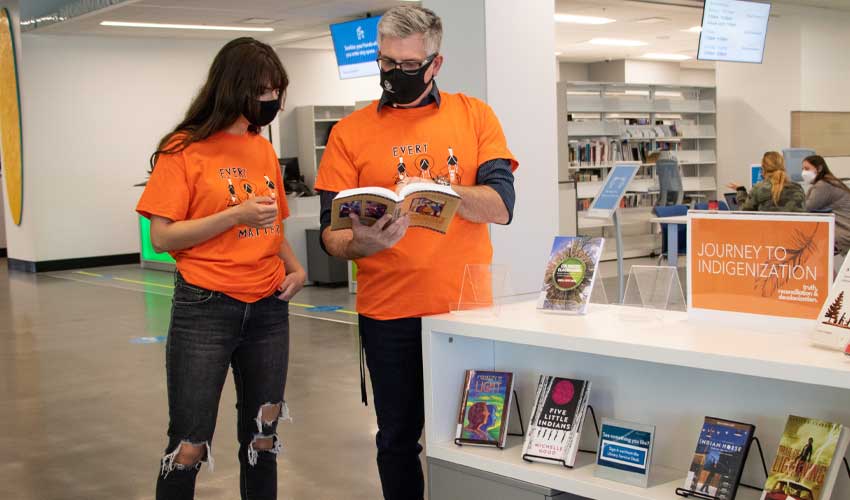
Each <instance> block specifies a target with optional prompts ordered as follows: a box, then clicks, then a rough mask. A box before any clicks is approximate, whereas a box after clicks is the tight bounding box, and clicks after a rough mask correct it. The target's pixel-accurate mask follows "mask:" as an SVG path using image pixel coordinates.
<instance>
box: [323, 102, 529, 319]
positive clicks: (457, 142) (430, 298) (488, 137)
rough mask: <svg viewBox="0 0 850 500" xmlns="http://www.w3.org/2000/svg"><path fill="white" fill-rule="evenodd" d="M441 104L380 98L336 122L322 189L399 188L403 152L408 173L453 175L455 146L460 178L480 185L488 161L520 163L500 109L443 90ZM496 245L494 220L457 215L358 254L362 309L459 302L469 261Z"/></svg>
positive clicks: (395, 312)
mask: <svg viewBox="0 0 850 500" xmlns="http://www.w3.org/2000/svg"><path fill="white" fill-rule="evenodd" d="M440 98H441V99H440V105H439V107H438V106H437V104H436V103H432V104H430V105H427V106H423V107H419V108H412V109H397V108H393V107H391V106H384V107H383V108H381V111H380V112H378V110H377V102H373V103H372V104H371V105H370V106H367V107H366V108H363V109H361V110H359V111H355V112H354V113H352V114H351V115H349V116H347V117H346V118H344V119H342V120H341V121H340V122H339V123H337V124H336V125H335V126H334V128H333V130H332V132H331V136H330V139H329V141H328V145H327V148H326V149H325V152H324V155H323V157H322V162H321V165H320V167H319V175H318V179H317V180H316V189H319V190H322V191H332V192H339V191H342V190H345V189H351V188H357V187H367V186H379V187H383V188H388V189H394V187H395V182H396V180H397V178H398V170H397V168H398V164H399V158H400V157H404V164H405V166H406V170H407V175H412V176H419V175H421V170H422V169H421V166H422V165H423V162H427V166H426V171H427V172H428V173H427V174H426V177H427V176H428V175H430V176H431V177H432V178H436V177H438V176H442V177H446V178H449V177H450V170H449V168H450V167H449V164H448V161H447V160H448V158H449V148H451V149H452V152H453V153H454V156H455V158H456V159H457V175H456V176H455V178H454V182H455V183H456V184H460V185H463V186H473V185H475V181H476V175H477V172H478V166H479V165H481V164H482V163H485V162H487V161H489V160H495V159H499V158H504V159H507V160H510V161H511V163H512V168H513V169H514V170H515V169H516V168H517V166H518V163H517V162H516V160H515V159H514V157H513V155H512V154H511V152H510V150H508V146H507V141H506V140H505V135H504V133H503V132H502V127H501V125H500V124H499V120H498V119H497V118H496V116H495V114H494V113H493V110H492V109H491V108H490V107H489V106H488V105H487V104H485V103H484V102H482V101H480V100H478V99H475V98H472V97H468V96H465V95H463V94H449V93H445V92H441V93H440ZM492 257H493V248H492V246H491V244H490V235H489V232H488V227H487V224H477V223H473V222H470V221H467V220H465V219H463V218H461V217H459V216H455V218H454V219H453V220H452V222H451V225H450V226H449V229H448V232H447V233H446V234H445V235H443V234H440V233H438V232H435V231H431V230H428V229H424V228H418V227H414V228H410V229H408V231H407V234H406V235H405V236H404V238H402V239H401V241H399V242H398V243H397V244H396V245H395V246H394V247H393V248H389V249H386V250H383V251H381V252H378V253H376V254H375V255H372V256H369V257H366V258H363V259H358V260H357V266H358V271H357V311H358V312H359V313H360V314H363V315H364V316H367V317H369V318H373V319H378V320H390V319H398V318H412V317H420V316H426V315H429V314H439V313H444V312H447V311H448V310H449V304H450V303H452V302H455V303H457V300H458V297H459V296H460V289H461V284H462V280H463V272H464V269H465V268H466V265H467V264H489V263H490V262H491V261H492Z"/></svg>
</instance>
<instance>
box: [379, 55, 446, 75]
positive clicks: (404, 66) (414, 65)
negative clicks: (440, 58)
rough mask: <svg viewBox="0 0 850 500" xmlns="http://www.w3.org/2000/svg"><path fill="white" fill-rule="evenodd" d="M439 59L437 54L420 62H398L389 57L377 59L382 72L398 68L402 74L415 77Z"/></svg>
mask: <svg viewBox="0 0 850 500" xmlns="http://www.w3.org/2000/svg"><path fill="white" fill-rule="evenodd" d="M435 57H437V53H436V52H435V53H433V54H431V55H430V56H428V57H426V58H425V59H422V60H419V61H411V60H408V61H396V60H393V59H390V58H389V57H383V56H380V57H378V59H377V62H378V67H380V68H381V71H392V70H394V69H396V68H399V69H400V70H401V72H402V73H404V74H406V75H415V74H416V73H418V72H419V70H421V69H422V68H424V67H425V66H427V65H429V64H431V62H432V61H433V60H434V58H435Z"/></svg>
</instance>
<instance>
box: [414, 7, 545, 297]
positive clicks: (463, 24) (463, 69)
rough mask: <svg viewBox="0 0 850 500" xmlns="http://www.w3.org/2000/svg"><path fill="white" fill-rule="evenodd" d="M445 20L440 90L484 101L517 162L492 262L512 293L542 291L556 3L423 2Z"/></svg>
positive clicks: (496, 228) (495, 237)
mask: <svg viewBox="0 0 850 500" xmlns="http://www.w3.org/2000/svg"><path fill="white" fill-rule="evenodd" d="M422 4H423V6H424V7H427V8H429V9H432V10H433V11H434V12H436V14H437V15H439V16H440V17H441V18H442V20H443V30H444V35H443V46H442V53H443V54H444V55H445V58H446V62H445V65H444V67H443V70H442V71H441V73H440V76H439V78H438V81H439V83H440V89H441V90H443V91H446V92H463V93H466V94H469V95H472V96H475V97H479V98H481V99H484V100H485V101H487V103H488V104H490V106H491V107H492V108H493V110H494V111H495V112H496V116H498V117H499V120H500V121H501V123H502V127H503V129H504V131H505V135H506V136H507V139H508V146H509V147H510V148H511V151H512V152H513V154H514V156H516V158H517V160H519V163H520V168H519V170H518V171H517V173H516V184H515V185H516V191H517V201H516V208H515V211H514V220H513V223H512V224H511V225H510V226H507V227H503V226H495V225H494V226H493V227H492V231H491V237H492V241H493V247H494V250H495V256H494V259H493V262H494V263H495V264H508V265H510V269H511V278H512V283H513V288H514V292H516V293H527V292H533V291H537V290H539V289H540V284H541V279H542V273H543V266H544V265H545V261H546V257H547V256H548V254H549V250H550V248H551V246H552V238H553V237H554V236H555V235H556V234H557V231H558V198H557V195H558V172H557V165H556V163H557V158H556V153H557V144H556V126H555V125H556V123H555V121H556V110H555V106H556V105H555V81H556V76H555V65H554V64H553V60H554V58H555V55H554V53H555V25H554V14H555V4H554V2H553V1H552V0H545V1H543V0H541V1H534V2H517V1H515V0H486V1H485V0H472V1H471V0H463V1H457V0H424V1H423V2H422Z"/></svg>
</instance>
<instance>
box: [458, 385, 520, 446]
mask: <svg viewBox="0 0 850 500" xmlns="http://www.w3.org/2000/svg"><path fill="white" fill-rule="evenodd" d="M513 386H514V376H513V374H512V373H510V372H496V371H483V370H467V371H466V378H465V380H464V383H463V394H462V396H461V400H460V409H459V410H458V417H457V431H456V432H455V443H456V444H471V445H478V446H496V447H498V448H503V447H504V446H505V440H506V439H507V437H508V421H509V420H510V413H511V401H512V396H513Z"/></svg>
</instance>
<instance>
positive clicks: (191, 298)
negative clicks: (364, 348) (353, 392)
mask: <svg viewBox="0 0 850 500" xmlns="http://www.w3.org/2000/svg"><path fill="white" fill-rule="evenodd" d="M165 353H166V354H165V368H166V376H167V380H168V414H169V424H168V447H167V448H166V449H165V454H164V456H163V458H162V464H161V469H160V474H159V479H158V480H157V484H156V498H157V500H184V499H192V498H193V497H194V493H195V479H196V477H197V475H198V470H199V469H200V462H199V463H197V464H196V465H194V466H186V465H181V464H179V463H178V462H177V461H176V458H177V454H178V453H179V451H180V448H181V446H184V445H185V444H190V445H201V446H202V449H203V454H202V460H203V461H204V462H207V465H208V466H209V468H210V469H212V468H213V453H212V439H213V433H214V431H215V423H216V417H217V414H218V405H219V399H220V397H221V391H222V387H223V386H224V381H225V378H226V377H227V369H228V366H232V367H233V379H234V382H235V384H236V397H237V403H236V409H237V412H238V436H239V464H240V481H239V483H240V484H239V488H240V494H241V497H242V500H265V499H276V498H277V453H278V452H279V451H280V449H281V443H280V441H279V440H278V438H277V434H276V432H277V422H278V420H285V419H288V417H289V411H288V409H287V407H286V404H285V403H284V399H283V396H284V386H285V385H286V372H287V369H288V366H289V304H288V303H287V302H284V301H281V300H279V299H277V298H276V297H267V298H265V299H262V300H260V301H258V302H255V303H252V304H247V303H245V302H240V301H238V300H236V299H233V298H231V297H228V296H227V295H224V294H221V293H218V292H212V291H209V290H205V289H203V288H200V287H196V286H193V285H191V284H189V283H186V282H185V281H184V280H183V278H182V277H181V276H180V275H179V274H177V275H176V278H175V287H174V299H173V305H172V309H171V326H170V327H169V331H168V340H167V344H166V351H165ZM272 407H274V409H275V410H278V409H279V410H280V412H279V414H280V417H279V418H277V419H272V420H271V421H267V420H265V418H263V417H264V413H265V415H266V416H268V415H269V414H270V413H271V412H269V411H268V410H269V409H270V408H272ZM264 408H265V409H266V412H264V411H263V410H264ZM256 439H259V440H260V442H262V443H264V445H265V446H259V448H261V449H259V450H258V449H255V447H254V441H255V440H256ZM269 442H271V443H273V446H272V447H271V448H270V449H262V448H269V446H268V443H269Z"/></svg>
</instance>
